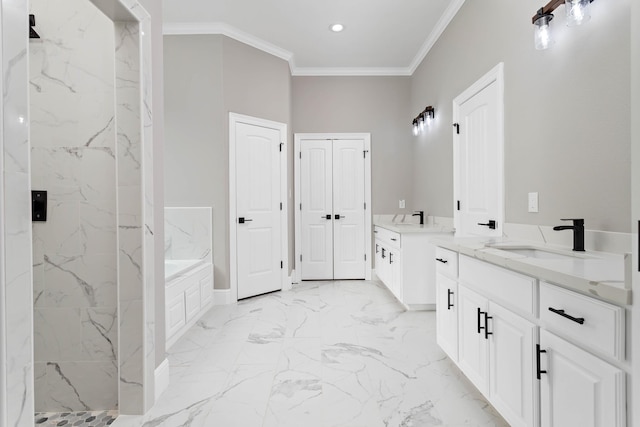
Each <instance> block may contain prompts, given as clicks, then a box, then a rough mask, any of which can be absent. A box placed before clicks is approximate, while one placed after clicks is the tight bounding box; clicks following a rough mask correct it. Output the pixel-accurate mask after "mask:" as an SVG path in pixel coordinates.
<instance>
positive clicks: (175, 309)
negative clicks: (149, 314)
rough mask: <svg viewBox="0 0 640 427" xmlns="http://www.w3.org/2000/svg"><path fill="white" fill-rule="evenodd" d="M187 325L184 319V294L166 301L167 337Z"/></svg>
mask: <svg viewBox="0 0 640 427" xmlns="http://www.w3.org/2000/svg"><path fill="white" fill-rule="evenodd" d="M186 323H187V321H186V319H185V317H184V293H181V294H180V295H177V296H175V297H173V298H172V299H171V300H169V301H167V337H170V336H171V335H173V334H174V333H176V332H177V331H178V329H180V328H181V327H183V326H184V325H185V324H186Z"/></svg>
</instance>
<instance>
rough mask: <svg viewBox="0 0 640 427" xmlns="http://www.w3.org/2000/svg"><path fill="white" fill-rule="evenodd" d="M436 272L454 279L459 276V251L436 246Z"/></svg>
mask: <svg viewBox="0 0 640 427" xmlns="http://www.w3.org/2000/svg"><path fill="white" fill-rule="evenodd" d="M435 263H436V272H437V273H440V274H443V275H445V276H447V277H450V278H452V279H454V280H455V279H457V278H458V253H457V252H454V251H450V250H449V249H444V248H440V247H438V248H436V259H435Z"/></svg>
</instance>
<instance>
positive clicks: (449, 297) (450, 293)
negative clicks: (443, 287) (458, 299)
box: [447, 289, 453, 310]
mask: <svg viewBox="0 0 640 427" xmlns="http://www.w3.org/2000/svg"><path fill="white" fill-rule="evenodd" d="M451 295H453V291H452V290H451V289H447V310H451V307H453V304H452V303H451Z"/></svg>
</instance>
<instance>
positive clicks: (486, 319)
mask: <svg viewBox="0 0 640 427" xmlns="http://www.w3.org/2000/svg"><path fill="white" fill-rule="evenodd" d="M483 316H484V326H482V325H481V323H482V320H481V319H482V317H483ZM489 319H493V317H491V316H489V313H488V312H486V311H482V310H480V307H478V333H479V334H480V333H482V331H484V338H485V339H487V340H488V339H489V335H493V332H489V329H488V328H489Z"/></svg>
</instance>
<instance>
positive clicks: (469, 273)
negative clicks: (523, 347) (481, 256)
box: [460, 255, 537, 316]
mask: <svg viewBox="0 0 640 427" xmlns="http://www.w3.org/2000/svg"><path fill="white" fill-rule="evenodd" d="M536 282H537V280H536V279H534V278H533V277H529V276H525V275H522V274H519V273H515V272H513V271H510V270H507V269H505V268H502V267H498V266H496V265H493V264H489V263H487V262H484V261H479V260H477V259H474V258H470V257H468V256H464V255H461V256H460V283H466V284H468V285H472V286H473V287H474V288H476V289H479V290H481V291H482V293H483V294H487V295H488V296H490V298H491V299H495V300H496V301H499V302H504V303H505V304H507V305H510V306H511V307H513V308H514V309H517V311H521V312H523V313H526V314H529V315H531V316H535V315H536V310H535V309H536V305H535V302H536V291H537V290H536Z"/></svg>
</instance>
